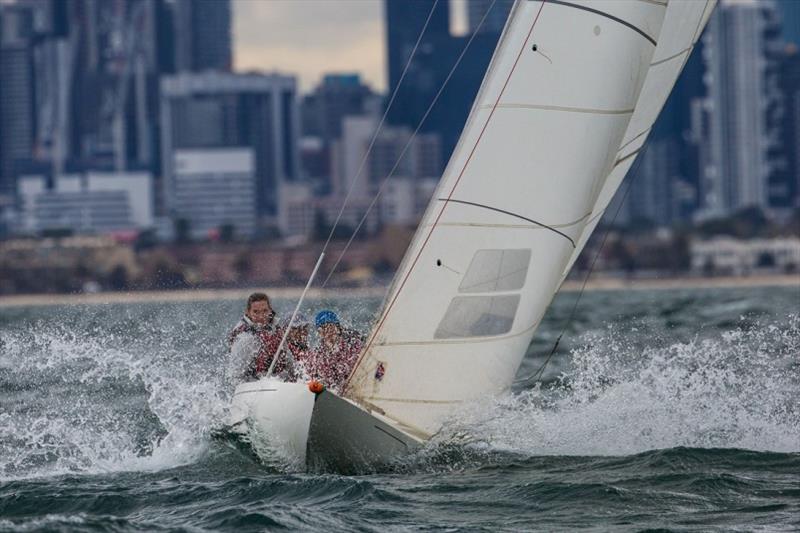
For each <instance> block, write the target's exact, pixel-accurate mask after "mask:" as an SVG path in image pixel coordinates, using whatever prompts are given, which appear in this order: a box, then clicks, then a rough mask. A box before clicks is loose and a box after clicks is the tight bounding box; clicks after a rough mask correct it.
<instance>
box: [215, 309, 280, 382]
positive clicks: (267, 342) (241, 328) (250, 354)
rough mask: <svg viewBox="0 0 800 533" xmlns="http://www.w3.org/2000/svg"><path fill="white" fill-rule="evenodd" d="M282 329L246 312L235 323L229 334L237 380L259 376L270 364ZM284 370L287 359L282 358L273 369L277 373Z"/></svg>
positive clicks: (234, 372)
mask: <svg viewBox="0 0 800 533" xmlns="http://www.w3.org/2000/svg"><path fill="white" fill-rule="evenodd" d="M282 336H283V329H282V328H280V327H278V326H276V325H275V321H274V320H273V321H272V322H270V323H269V324H266V325H262V324H256V323H255V322H253V321H252V320H250V318H248V317H247V315H245V316H243V317H242V319H241V320H240V321H239V323H238V324H236V327H234V328H233V330H232V331H231V332H230V334H228V344H229V346H230V350H231V355H232V357H233V359H234V361H233V366H234V370H233V374H234V377H235V378H238V379H239V380H242V379H246V380H253V379H258V378H259V377H261V375H262V374H264V373H266V371H267V370H268V369H269V365H271V364H272V358H273V357H274V355H275V352H276V351H277V349H278V345H279V344H280V343H281V338H282ZM285 370H286V360H285V358H284V357H281V358H280V359H279V360H278V362H277V363H276V364H275V369H274V370H273V372H274V373H275V374H280V373H281V372H283V371H285Z"/></svg>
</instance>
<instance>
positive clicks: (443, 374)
mask: <svg viewBox="0 0 800 533" xmlns="http://www.w3.org/2000/svg"><path fill="white" fill-rule="evenodd" d="M711 8H713V1H709V2H704V1H702V0H700V1H698V2H683V1H675V2H671V3H670V4H669V5H667V2H666V0H593V1H591V2H585V1H576V0H570V1H562V0H518V1H517V2H516V3H515V5H514V7H513V9H512V12H511V14H510V16H509V20H508V22H507V24H506V27H505V30H504V32H503V35H502V37H501V39H500V42H499V44H498V46H497V50H496V51H495V55H494V57H493V59H492V62H491V64H490V67H489V69H488V72H487V74H486V77H485V79H484V81H483V85H482V86H481V89H480V91H479V93H478V96H477V97H476V101H475V104H474V105H473V108H472V112H471V113H470V117H469V119H468V121H467V124H466V126H465V128H464V131H463V133H462V135H461V138H460V140H459V143H458V145H457V146H456V149H455V151H454V153H453V156H452V158H451V159H450V162H449V164H448V167H447V169H446V170H445V173H444V175H443V177H442V179H441V181H440V183H439V186H438V188H437V190H436V192H435V193H434V198H432V200H431V203H430V205H429V207H428V210H427V212H426V214H425V216H424V217H423V220H422V222H421V224H420V226H419V228H418V230H417V234H416V235H415V238H414V240H413V241H412V243H411V245H410V246H409V249H408V251H407V252H406V257H405V259H404V260H403V263H402V265H401V267H400V269H399V271H398V273H397V275H396V277H395V282H394V283H393V285H392V287H391V289H390V291H389V294H388V296H387V300H386V302H385V303H384V307H383V309H382V312H381V315H380V317H379V320H378V322H377V323H376V325H375V327H374V329H373V331H372V334H371V336H370V337H369V339H368V342H367V347H366V349H365V351H364V353H362V355H361V357H360V359H359V362H358V364H357V365H356V368H355V369H354V371H353V373H352V375H351V377H350V380H349V382H348V384H347V387H346V389H345V395H346V396H348V397H349V398H351V399H353V400H355V401H357V402H358V403H360V404H361V405H363V406H365V407H366V408H368V409H370V410H372V411H373V412H377V413H380V414H381V415H383V416H385V417H387V418H388V419H391V420H392V421H394V422H395V423H396V424H398V425H399V426H401V427H402V428H403V429H404V430H405V431H407V432H409V433H411V434H413V435H415V436H418V437H421V438H426V437H429V436H430V435H431V434H433V433H435V432H436V431H438V429H439V428H440V427H441V424H442V423H443V421H444V420H445V419H446V417H447V415H448V413H450V412H451V411H452V409H453V408H454V407H455V406H457V405H458V404H459V403H461V402H463V401H465V400H469V399H472V398H477V397H483V396H486V395H490V394H495V393H499V392H502V391H504V390H507V388H508V387H509V386H510V384H511V382H512V381H513V379H514V376H515V374H516V371H517V369H518V367H519V364H520V362H521V360H522V358H523V356H524V354H525V351H526V349H527V347H528V345H529V344H530V341H531V338H532V337H533V334H534V332H535V330H536V327H537V326H538V324H539V322H540V320H541V319H542V316H543V315H544V313H545V310H546V309H547V306H548V305H549V303H550V301H551V300H552V298H553V295H554V294H555V292H556V290H557V289H558V287H559V285H560V283H561V282H562V280H563V277H564V275H565V272H567V271H568V269H569V266H571V264H572V262H574V260H575V257H577V254H578V252H579V251H580V249H581V247H582V246H583V244H584V243H585V241H586V239H587V238H588V235H589V233H591V230H592V229H593V228H594V225H595V224H596V220H597V218H598V217H599V214H600V213H602V210H603V209H605V207H606V205H607V203H608V201H609V200H610V197H611V196H613V192H614V191H615V190H616V188H617V187H618V185H619V181H621V179H622V178H623V177H624V174H625V172H626V171H627V169H628V167H629V165H630V162H632V160H633V159H634V158H635V154H636V152H637V151H638V149H639V148H640V147H641V144H642V143H644V140H645V138H646V135H647V132H648V131H649V128H650V126H651V125H652V123H653V121H654V120H655V118H656V116H657V115H658V112H659V111H660V109H661V106H662V105H663V103H664V101H665V100H666V97H667V95H668V94H669V91H670V90H671V88H672V85H673V84H674V82H675V79H676V78H677V75H678V74H679V72H680V69H681V68H682V66H683V64H684V63H685V59H686V57H688V54H689V52H690V51H691V46H692V44H693V43H694V42H695V41H696V38H697V36H698V35H699V33H700V31H701V30H702V27H703V25H704V24H705V21H706V20H707V17H708V14H709V13H710V11H711Z"/></svg>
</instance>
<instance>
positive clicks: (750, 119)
mask: <svg viewBox="0 0 800 533" xmlns="http://www.w3.org/2000/svg"><path fill="white" fill-rule="evenodd" d="M779 28H780V26H779V23H778V18H777V11H776V8H775V4H774V3H773V2H771V1H759V2H756V1H743V0H738V1H732V0H723V1H722V2H721V3H720V4H719V6H718V8H717V10H716V11H715V13H714V15H713V16H712V18H711V21H710V22H709V25H708V28H707V30H706V33H705V35H704V41H703V45H704V50H705V53H704V57H705V62H706V76H705V80H706V83H707V89H708V98H707V100H706V103H705V107H706V112H707V118H708V127H707V136H706V138H705V140H704V142H703V146H702V151H703V152H704V154H703V159H704V161H705V163H704V168H703V176H702V179H701V183H700V206H701V208H702V211H701V213H700V215H701V216H703V217H713V216H724V215H726V214H728V213H729V212H730V211H732V210H736V209H741V208H744V207H751V206H757V207H761V208H766V207H768V206H769V194H768V189H769V183H770V180H771V179H772V176H773V175H775V173H776V172H778V171H779V169H780V166H781V161H780V157H781V150H780V148H781V147H780V144H781V142H782V140H781V138H780V124H779V120H778V117H777V115H776V113H775V111H776V110H777V109H779V108H780V105H781V94H780V90H779V86H778V77H777V75H778V69H777V65H778V63H777V56H776V47H777V49H779V48H780V33H779Z"/></svg>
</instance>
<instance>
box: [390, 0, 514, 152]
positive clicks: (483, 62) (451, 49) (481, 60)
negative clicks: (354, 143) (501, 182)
mask: <svg viewBox="0 0 800 533" xmlns="http://www.w3.org/2000/svg"><path fill="white" fill-rule="evenodd" d="M490 5H491V4H490ZM433 6H434V2H433V1H430V0H424V1H420V2H406V1H403V0H386V25H387V32H386V33H387V37H388V42H387V55H388V62H387V65H388V68H389V76H388V77H389V93H390V94H391V93H392V92H393V91H394V89H395V87H397V85H398V83H399V80H400V76H401V74H402V72H403V69H404V68H405V67H406V64H407V63H408V61H409V58H412V52H413V51H414V45H415V43H416V42H417V39H418V38H419V36H420V33H421V31H422V28H423V26H424V22H425V20H426V18H427V17H428V15H429V13H431V9H432V8H433ZM495 7H497V4H495ZM493 9H494V8H493ZM498 38H499V33H497V32H485V33H480V34H479V35H477V36H476V38H475V39H474V40H473V41H472V43H471V44H470V48H469V49H468V50H467V51H466V53H465V54H464V57H463V59H462V60H461V63H460V64H459V65H458V66H457V67H456V61H457V60H458V57H459V55H460V54H461V53H462V51H464V50H465V48H466V46H467V43H468V40H469V39H468V37H454V36H452V35H450V32H449V5H448V4H447V3H446V2H439V3H438V4H437V5H436V7H435V9H434V10H433V13H432V14H431V21H430V23H429V25H428V27H427V29H426V30H425V33H424V34H423V35H422V38H421V39H420V44H419V47H418V48H417V50H416V52H414V54H413V58H412V60H411V63H410V64H409V66H408V72H407V73H406V77H405V79H403V82H402V84H401V85H400V89H399V91H398V93H397V97H396V99H395V101H394V103H393V105H392V107H391V108H390V110H389V114H388V119H389V123H390V124H393V125H404V126H408V127H410V128H412V130H413V129H415V128H417V127H418V126H419V125H420V123H421V121H422V118H423V116H424V115H425V113H426V110H427V109H428V107H429V106H430V105H431V103H432V102H433V101H434V98H435V97H436V94H437V93H438V91H439V90H440V89H441V88H442V87H443V86H444V84H445V80H446V79H447V77H448V75H449V74H450V72H451V70H453V69H454V67H455V70H453V74H452V78H451V79H450V81H449V82H448V84H447V86H446V87H445V88H444V90H443V91H442V94H441V96H440V97H439V100H438V102H437V104H436V105H435V107H433V108H432V110H431V112H430V115H429V116H428V117H427V118H426V120H425V122H424V124H422V128H421V131H422V132H423V133H438V134H439V136H440V137H441V141H442V160H443V161H447V160H448V159H449V157H450V154H451V153H452V151H453V148H454V147H455V144H456V142H457V141H458V137H459V135H460V134H461V130H462V128H463V127H464V123H465V121H466V119H467V115H468V114H469V110H470V108H471V106H472V102H473V100H474V98H475V94H476V93H477V92H478V88H479V87H480V83H481V81H482V80H483V77H484V75H485V73H486V67H487V66H488V64H489V60H490V59H491V56H492V53H493V52H494V48H495V46H496V45H497V40H498Z"/></svg>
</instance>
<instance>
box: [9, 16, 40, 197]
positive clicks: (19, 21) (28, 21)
mask: <svg viewBox="0 0 800 533" xmlns="http://www.w3.org/2000/svg"><path fill="white" fill-rule="evenodd" d="M0 23H1V26H0V195H9V194H12V193H13V191H14V189H15V182H14V179H15V170H16V167H17V163H18V162H19V161H20V160H25V159H30V157H31V154H32V153H33V149H34V141H35V138H36V120H35V93H34V78H33V66H34V63H33V50H32V47H31V42H32V41H33V37H34V12H33V9H32V8H31V6H29V5H23V4H0Z"/></svg>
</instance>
